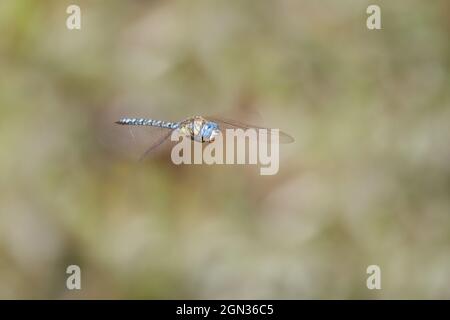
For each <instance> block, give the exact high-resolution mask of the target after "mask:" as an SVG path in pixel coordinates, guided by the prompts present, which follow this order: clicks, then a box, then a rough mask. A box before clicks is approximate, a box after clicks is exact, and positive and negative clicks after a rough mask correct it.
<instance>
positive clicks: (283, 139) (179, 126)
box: [115, 116, 294, 159]
mask: <svg viewBox="0 0 450 320" xmlns="http://www.w3.org/2000/svg"><path fill="white" fill-rule="evenodd" d="M115 123H116V124H118V125H122V126H145V127H154V128H159V129H160V131H159V132H160V133H159V134H158V137H157V139H153V141H152V143H151V144H150V145H149V146H148V148H147V150H146V151H145V153H144V154H143V155H142V156H141V159H142V158H145V156H147V155H148V154H150V153H151V152H152V151H154V150H155V149H156V148H158V147H159V146H160V145H161V144H163V143H164V142H166V141H167V140H169V137H170V136H171V135H172V133H173V131H174V130H177V131H178V133H179V134H180V135H181V136H186V137H189V138H191V140H193V141H194V142H199V143H210V142H213V141H215V139H216V137H217V136H218V135H219V134H222V135H224V136H225V130H226V129H242V130H247V129H253V130H255V131H256V132H259V131H260V130H262V129H264V130H267V131H265V132H268V133H269V134H270V135H272V131H271V129H269V128H264V127H259V126H255V125H250V124H246V123H243V122H240V121H235V120H231V119H226V118H222V117H217V116H208V117H202V116H192V117H188V118H186V119H184V120H182V121H178V122H170V121H162V120H155V119H149V118H128V117H124V118H121V119H119V120H118V121H116V122H115ZM293 141H294V138H292V137H291V136H290V135H288V134H287V133H284V132H282V131H279V142H280V143H291V142H293Z"/></svg>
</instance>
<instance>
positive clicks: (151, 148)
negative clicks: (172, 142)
mask: <svg viewBox="0 0 450 320" xmlns="http://www.w3.org/2000/svg"><path fill="white" fill-rule="evenodd" d="M172 131H173V130H167V132H166V133H165V134H164V135H162V136H161V137H160V138H159V139H158V140H156V141H154V142H153V143H152V144H151V145H150V146H149V147H148V149H147V150H145V152H144V154H142V156H141V158H140V160H141V161H142V160H144V159H145V158H146V157H147V156H148V155H149V154H151V153H152V152H154V151H155V150H156V149H157V148H158V147H159V146H160V145H162V144H164V143H165V142H167V141H169V137H170V136H171V135H172Z"/></svg>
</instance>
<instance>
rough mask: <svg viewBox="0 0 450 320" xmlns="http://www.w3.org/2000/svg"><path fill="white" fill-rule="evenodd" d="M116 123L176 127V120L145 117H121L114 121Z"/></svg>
mask: <svg viewBox="0 0 450 320" xmlns="http://www.w3.org/2000/svg"><path fill="white" fill-rule="evenodd" d="M116 123H117V124H122V125H129V126H152V127H160V128H167V129H176V128H178V122H166V121H161V120H153V119H145V118H122V119H120V120H119V121H117V122H116Z"/></svg>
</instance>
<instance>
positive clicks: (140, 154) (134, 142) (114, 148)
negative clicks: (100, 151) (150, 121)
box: [100, 122, 173, 160]
mask: <svg viewBox="0 0 450 320" xmlns="http://www.w3.org/2000/svg"><path fill="white" fill-rule="evenodd" d="M172 131H173V130H171V129H166V128H158V127H150V126H127V125H120V124H116V123H114V122H110V123H109V124H108V125H107V126H105V127H104V128H103V129H102V130H101V132H100V134H101V135H100V138H101V139H100V140H101V143H102V145H103V146H105V147H106V148H107V149H109V150H110V151H111V152H113V153H115V154H118V155H122V156H127V157H131V158H133V159H141V160H142V159H143V158H145V157H147V156H149V155H151V154H154V153H157V151H158V150H161V149H163V148H164V146H165V145H166V144H167V145H168V144H169V142H170V135H171V133H172Z"/></svg>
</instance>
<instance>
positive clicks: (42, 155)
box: [0, 0, 450, 299]
mask: <svg viewBox="0 0 450 320" xmlns="http://www.w3.org/2000/svg"><path fill="white" fill-rule="evenodd" d="M70 4H77V5H79V6H80V7H81V19H82V21H81V23H82V26H81V30H74V31H70V30H68V29H67V28H66V25H65V23H66V18H67V17H68V14H67V13H66V8H67V6H69V5H70ZM369 4H378V5H379V6H380V7H381V18H382V30H376V31H370V30H368V29H367V28H366V18H367V16H368V15H367V14H366V8H367V6H368V5H369ZM0 30H1V33H0V34H1V37H0V146H1V148H0V177H1V184H0V188H1V189H0V298H27V299H34V298H44V299H47V298H49V299H79V298H86V299H93V298H101V299H103V298H113V299H118V298H126V299H129V298H138V299H142V298H150V299H153V298H192V299H197V298H199V299H200V298H212V299H215V298H250V299H251V298H255V299H259V298H288V299H303V298H324V299H336V298H343V299H356V298H369V299H375V298H387V299H391V298H400V299H407V298H450V150H449V141H450V130H449V128H450V126H449V121H450V90H449V88H450V81H449V71H450V45H449V33H450V2H449V1H447V0H442V1H421V0H408V1H387V0H386V1H378V0H377V1H350V0H344V1H332V0H326V1H313V0H279V1H268V0H258V1H250V0H247V1H245V0H242V1H225V0H219V1H206V0H199V1H187V0H177V1H119V0H116V1H81V0H79V1H56V0H53V1H50V0H48V1H31V0H30V1H25V0H14V1H13V0H2V1H1V2H0ZM252 112H257V113H258V114H260V115H261V118H262V120H263V121H264V122H265V123H266V124H267V125H269V126H275V127H279V128H282V129H283V130H284V131H286V132H288V133H289V134H291V135H292V136H293V137H295V139H296V142H295V143H293V144H288V145H282V146H281V159H280V163H281V164H280V171H279V173H278V174H277V175H275V176H260V175H259V169H258V168H257V167H255V166H250V167H245V166H175V165H173V164H172V163H171V161H170V152H159V153H158V154H157V155H156V156H153V157H151V158H150V159H148V160H147V161H144V162H138V161H137V159H135V158H134V157H132V156H131V154H130V153H128V152H123V147H124V143H123V141H122V140H121V139H122V138H123V139H126V138H127V137H129V132H128V131H127V130H125V131H122V132H121V134H123V136H120V135H117V132H115V133H114V134H111V131H110V130H112V129H113V128H117V127H114V125H113V124H112V120H114V119H115V118H116V117H117V116H118V115H119V114H120V115H134V114H138V115H141V116H146V117H153V118H161V119H163V120H179V119H182V118H185V117H187V116H191V115H194V114H212V113H227V114H232V115H233V116H234V117H235V118H239V117H241V115H242V114H244V113H245V114H247V113H252ZM116 142H117V143H116ZM70 264H76V265H79V266H80V267H81V273H82V290H80V291H68V290H67V289H66V286H65V284H66V278H67V275H66V273H65V271H66V267H67V266H68V265H70ZM371 264H377V265H379V266H380V267H381V276H382V282H381V285H382V289H381V290H368V289H367V287H366V279H367V276H368V275H367V274H366V268H367V266H369V265H371Z"/></svg>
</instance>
